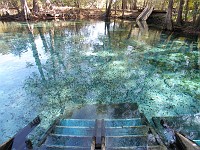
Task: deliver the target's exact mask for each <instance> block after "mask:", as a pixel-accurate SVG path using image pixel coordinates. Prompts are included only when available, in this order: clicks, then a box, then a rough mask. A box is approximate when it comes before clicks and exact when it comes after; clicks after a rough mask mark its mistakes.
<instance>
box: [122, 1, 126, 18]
mask: <svg viewBox="0 0 200 150" xmlns="http://www.w3.org/2000/svg"><path fill="white" fill-rule="evenodd" d="M124 11H125V0H122V18H124Z"/></svg>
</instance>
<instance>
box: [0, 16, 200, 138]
mask: <svg viewBox="0 0 200 150" xmlns="http://www.w3.org/2000/svg"><path fill="white" fill-rule="evenodd" d="M1 26H3V25H1ZM145 26H146V25H145ZM15 28H16V29H15V30H13V29H12V30H11V31H10V29H9V28H6V27H5V28H4V30H3V31H2V33H4V34H5V35H6V36H5V37H3V38H1V43H0V45H1V44H2V43H5V42H6V41H8V39H9V38H10V39H11V40H9V42H8V43H7V45H8V47H7V51H5V50H4V51H1V52H0V53H1V54H4V55H6V54H10V53H11V54H15V55H16V54H17V56H19V57H20V56H24V55H25V54H26V55H28V52H29V51H30V50H31V53H32V54H31V55H32V59H34V61H32V62H27V59H26V58H22V59H23V61H25V62H26V67H27V69H28V68H29V69H30V72H31V73H29V74H27V76H26V77H23V78H21V80H23V84H24V85H23V86H19V87H17V88H21V89H22V90H23V91H25V94H24V95H23V96H24V99H25V100H26V102H25V103H26V104H27V107H31V105H34V107H35V108H37V109H36V110H35V114H36V113H37V114H40V115H41V116H43V118H44V121H46V122H48V123H49V122H52V120H53V119H55V118H56V116H58V115H59V113H60V110H62V109H63V108H66V110H70V109H71V110H72V109H75V106H76V105H85V104H110V103H112V104H113V103H114V104H115V103H126V102H129V103H135V102H136V103H138V105H139V108H140V110H141V111H143V112H144V113H145V114H146V115H147V118H151V117H152V116H168V115H177V114H184V113H191V114H194V113H198V112H199V106H200V102H199V100H200V82H199V80H200V78H199V66H200V54H199V37H183V36H181V35H177V34H174V33H164V32H162V31H159V30H154V29H150V28H148V27H147V28H146V29H145V30H142V29H141V28H139V26H138V25H137V24H136V22H126V21H120V20H114V21H112V22H101V21H94V22H78V21H77V22H74V21H71V22H46V23H45V22H44V23H36V24H28V25H27V24H18V26H16V27H15ZM6 32H8V33H9V34H6ZM14 32H15V33H16V36H17V38H14V37H13V36H14V35H13V33H14ZM18 32H19V33H18ZM17 56H16V57H17ZM13 73H15V72H13ZM2 76H3V75H2ZM3 88H4V87H2V89H3ZM5 88H6V87H5ZM3 90H4V89H3ZM3 96H4V95H3ZM4 97H5V96H4ZM191 108H192V109H191ZM27 109H28V108H27ZM71 110H70V111H71ZM24 111H25V110H24ZM19 113H23V112H19ZM15 118H16V117H15V116H14V119H15ZM46 122H45V123H44V122H43V124H45V125H41V127H40V131H41V128H44V129H42V130H43V131H44V130H45V129H46V128H47V125H46V124H48V123H46ZM4 124H6V123H4ZM1 130H3V128H2V129H1ZM40 131H38V132H40ZM4 134H5V135H9V133H4Z"/></svg>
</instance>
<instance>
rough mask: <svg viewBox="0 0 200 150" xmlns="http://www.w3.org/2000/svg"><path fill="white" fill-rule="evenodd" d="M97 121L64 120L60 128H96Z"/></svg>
mask: <svg viewBox="0 0 200 150" xmlns="http://www.w3.org/2000/svg"><path fill="white" fill-rule="evenodd" d="M94 125H95V120H90V119H88V120H87V119H84V120H83V119H63V120H61V121H60V123H59V126H78V127H94Z"/></svg>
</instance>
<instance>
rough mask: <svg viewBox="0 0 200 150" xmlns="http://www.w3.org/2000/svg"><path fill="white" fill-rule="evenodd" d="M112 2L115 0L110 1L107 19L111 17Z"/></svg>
mask: <svg viewBox="0 0 200 150" xmlns="http://www.w3.org/2000/svg"><path fill="white" fill-rule="evenodd" d="M112 2H113V0H110V1H109V5H108V8H107V10H106V16H105V18H106V19H109V18H110V16H111V6H112Z"/></svg>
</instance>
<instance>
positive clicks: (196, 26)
mask: <svg viewBox="0 0 200 150" xmlns="http://www.w3.org/2000/svg"><path fill="white" fill-rule="evenodd" d="M195 28H196V29H197V30H199V31H200V15H199V16H198V18H197V21H196V22H195Z"/></svg>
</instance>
